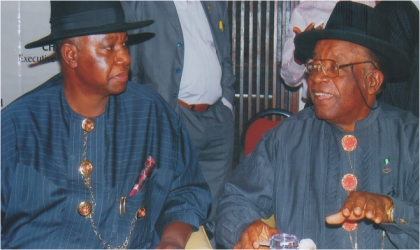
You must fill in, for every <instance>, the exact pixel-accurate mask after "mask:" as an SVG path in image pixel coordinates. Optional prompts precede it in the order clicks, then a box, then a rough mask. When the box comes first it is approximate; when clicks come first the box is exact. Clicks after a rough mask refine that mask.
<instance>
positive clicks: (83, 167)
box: [79, 160, 93, 176]
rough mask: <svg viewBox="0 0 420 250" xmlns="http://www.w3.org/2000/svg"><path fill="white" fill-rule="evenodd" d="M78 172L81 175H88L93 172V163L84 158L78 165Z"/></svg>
mask: <svg viewBox="0 0 420 250" xmlns="http://www.w3.org/2000/svg"><path fill="white" fill-rule="evenodd" d="M79 172H80V173H81V174H82V175H83V176H89V175H90V174H91V173H92V172H93V165H92V163H91V162H90V161H88V160H84V161H82V163H80V165H79Z"/></svg>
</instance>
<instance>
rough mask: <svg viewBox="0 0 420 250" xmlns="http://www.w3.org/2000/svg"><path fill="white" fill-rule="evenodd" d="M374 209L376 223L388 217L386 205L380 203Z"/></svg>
mask: <svg viewBox="0 0 420 250" xmlns="http://www.w3.org/2000/svg"><path fill="white" fill-rule="evenodd" d="M374 211H375V215H374V218H373V221H374V222H375V223H376V224H381V223H382V221H383V220H384V219H385V217H386V211H385V205H382V206H379V205H378V206H376V207H375V210H374Z"/></svg>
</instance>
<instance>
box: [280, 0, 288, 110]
mask: <svg viewBox="0 0 420 250" xmlns="http://www.w3.org/2000/svg"><path fill="white" fill-rule="evenodd" d="M286 11H287V2H286V1H284V2H283V8H282V21H281V25H282V29H281V30H282V32H281V44H282V45H284V41H285V39H286V30H287V17H286ZM285 91H286V89H285V88H284V85H283V84H282V85H281V94H280V98H281V102H280V108H281V109H285V107H284V106H285V105H284V100H285Z"/></svg>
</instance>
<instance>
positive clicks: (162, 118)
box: [1, 1, 211, 248]
mask: <svg viewBox="0 0 420 250" xmlns="http://www.w3.org/2000/svg"><path fill="white" fill-rule="evenodd" d="M50 22H51V34H50V35H49V36H47V37H44V38H42V39H40V40H38V41H35V42H33V43H30V44H28V45H27V46H26V48H34V47H39V46H42V45H47V44H52V43H56V45H57V47H56V48H57V52H58V56H59V58H60V63H61V68H62V73H60V74H58V75H56V76H54V77H53V78H51V79H50V80H48V81H47V82H45V83H44V84H42V85H41V86H40V87H38V88H36V89H35V90H33V91H31V92H30V93H28V94H26V95H24V96H22V97H20V98H19V99H18V100H16V101H14V102H13V103H12V104H10V105H9V106H8V107H6V108H5V109H4V110H3V111H2V114H1V115H2V125H1V126H2V127H1V129H2V138H1V146H2V152H1V153H2V154H1V196H2V197H1V216H2V217H1V218H2V222H1V223H2V224H1V225H2V231H1V235H2V239H1V246H2V248H104V247H105V248H115V247H118V248H155V247H158V248H184V247H185V244H186V242H187V240H188V238H189V236H190V235H191V232H192V230H194V229H196V228H197V227H198V226H199V225H200V224H202V223H203V222H204V220H205V218H206V212H207V209H208V207H209V204H210V201H211V197H210V191H209V188H208V185H207V184H206V182H205V181H204V178H203V175H202V173H201V170H200V168H199V164H198V160H197V157H196V155H195V153H194V149H193V147H192V144H191V142H190V139H189V137H188V134H187V132H186V129H185V127H184V125H183V123H182V122H181V120H180V118H179V117H178V116H177V115H176V114H175V112H174V111H173V110H172V108H171V107H170V106H169V105H168V104H167V103H166V102H165V101H164V100H163V99H162V98H161V97H160V96H159V95H158V94H157V93H156V92H154V91H152V90H150V89H148V88H147V87H144V86H142V85H139V84H133V83H131V82H127V79H128V72H129V68H130V57H129V54H128V49H127V46H126V42H127V39H128V38H127V34H126V31H127V30H130V29H135V28H139V27H143V26H145V25H148V24H150V23H152V21H140V22H136V23H126V22H125V21H124V13H123V10H122V8H121V5H120V3H119V2H108V1H105V2H97V1H81V2H73V1H52V2H51V21H50Z"/></svg>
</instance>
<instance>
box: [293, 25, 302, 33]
mask: <svg viewBox="0 0 420 250" xmlns="http://www.w3.org/2000/svg"><path fill="white" fill-rule="evenodd" d="M293 32H295V34H296V35H299V34H300V33H302V31H301V30H300V29H299V27H297V26H294V27H293Z"/></svg>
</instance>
